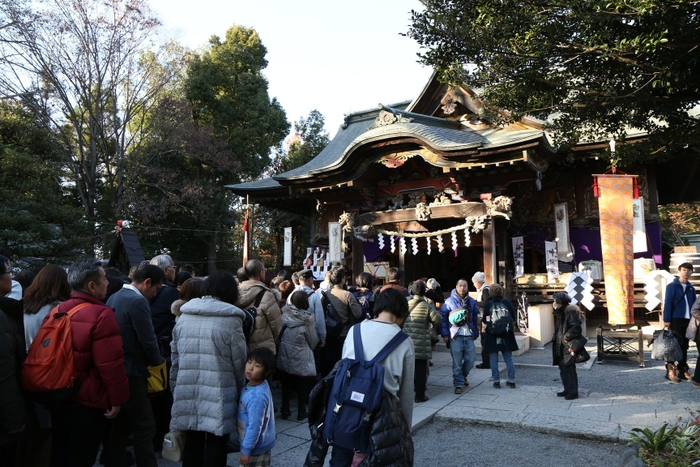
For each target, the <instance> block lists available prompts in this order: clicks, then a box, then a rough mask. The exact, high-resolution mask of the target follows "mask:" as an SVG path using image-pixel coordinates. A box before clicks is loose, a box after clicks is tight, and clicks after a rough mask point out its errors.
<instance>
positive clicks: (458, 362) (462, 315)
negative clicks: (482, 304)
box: [440, 279, 479, 394]
mask: <svg viewBox="0 0 700 467" xmlns="http://www.w3.org/2000/svg"><path fill="white" fill-rule="evenodd" d="M440 313H442V324H441V325H440V335H441V336H442V338H443V340H444V341H445V343H446V344H448V345H449V347H450V353H451V354H452V384H453V385H454V388H455V394H462V384H464V386H469V380H468V379H467V377H468V376H469V372H470V371H471V369H472V368H473V367H474V361H475V360H476V347H475V345H474V340H475V339H476V338H478V337H479V328H478V327H477V319H478V316H479V307H478V306H477V304H476V300H474V299H473V298H471V297H470V296H469V292H468V285H467V281H466V279H459V280H458V281H457V284H456V285H455V288H454V289H453V290H452V292H451V293H450V296H449V297H448V298H447V299H446V300H445V303H443V305H442V308H441V310H440Z"/></svg>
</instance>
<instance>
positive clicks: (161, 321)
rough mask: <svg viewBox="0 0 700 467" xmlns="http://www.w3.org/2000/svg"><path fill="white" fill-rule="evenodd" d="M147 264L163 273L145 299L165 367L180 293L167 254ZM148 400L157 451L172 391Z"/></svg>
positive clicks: (167, 422)
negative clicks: (156, 287) (160, 280)
mask: <svg viewBox="0 0 700 467" xmlns="http://www.w3.org/2000/svg"><path fill="white" fill-rule="evenodd" d="M151 264H152V265H154V266H157V267H159V268H160V269H161V271H163V276H164V277H165V280H164V281H163V286H162V287H161V288H160V289H158V292H157V293H156V295H155V297H153V298H151V299H150V300H149V304H150V306H151V321H152V322H153V330H154V331H155V333H156V338H157V339H158V348H159V349H160V355H161V357H163V358H164V359H165V361H166V363H167V364H166V368H169V367H170V342H171V341H172V340H173V328H174V327H175V315H173V313H172V305H173V303H174V302H175V300H177V299H178V298H179V297H180V292H179V291H178V290H177V287H176V286H175V284H174V282H175V281H176V278H177V271H176V270H175V262H174V261H173V259H172V258H171V257H170V256H169V255H158V256H154V257H153V258H151ZM150 400H151V408H152V409H153V416H154V417H155V420H156V435H155V436H154V437H153V450H154V451H155V452H158V451H160V450H162V449H163V437H164V436H165V435H166V434H167V433H168V431H169V426H170V410H171V408H172V406H173V395H172V393H171V392H170V391H160V392H158V393H156V394H152V395H151V397H150Z"/></svg>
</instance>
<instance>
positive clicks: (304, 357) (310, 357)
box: [277, 305, 318, 376]
mask: <svg viewBox="0 0 700 467" xmlns="http://www.w3.org/2000/svg"><path fill="white" fill-rule="evenodd" d="M282 323H283V324H284V328H285V329H284V332H283V333H282V339H280V346H279V348H278V349H277V368H279V369H280V370H282V371H286V372H287V373H289V374H290V375H298V376H316V363H315V361H314V352H313V349H314V348H316V344H318V337H316V331H315V330H314V315H313V314H312V313H311V312H310V311H308V310H299V309H297V308H296V307H295V306H294V305H287V306H285V307H284V308H282Z"/></svg>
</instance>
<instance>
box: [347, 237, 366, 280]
mask: <svg viewBox="0 0 700 467" xmlns="http://www.w3.org/2000/svg"><path fill="white" fill-rule="evenodd" d="M364 270H365V244H364V242H363V241H362V240H360V239H359V238H357V237H354V238H353V239H352V278H349V281H348V284H355V278H356V277H357V276H358V275H360V274H361V273H362V272H363V271H364Z"/></svg>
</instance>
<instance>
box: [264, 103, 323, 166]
mask: <svg viewBox="0 0 700 467" xmlns="http://www.w3.org/2000/svg"><path fill="white" fill-rule="evenodd" d="M324 125H325V118H324V117H323V114H321V112H319V111H318V110H315V109H314V110H312V111H311V112H309V116H308V117H307V118H303V117H302V118H300V119H299V121H298V122H295V123H294V132H295V133H294V134H293V135H292V136H291V137H290V140H291V143H289V146H288V147H287V150H286V151H284V150H282V151H278V156H277V158H276V161H275V164H274V173H277V174H280V173H284V172H288V171H290V170H292V169H296V168H297V167H301V166H302V165H304V164H306V163H307V162H310V161H311V159H313V158H314V157H316V156H317V155H318V154H319V153H320V152H321V151H323V149H324V148H325V147H326V146H328V143H330V142H331V139H330V137H329V136H328V132H327V131H325V129H324Z"/></svg>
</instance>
